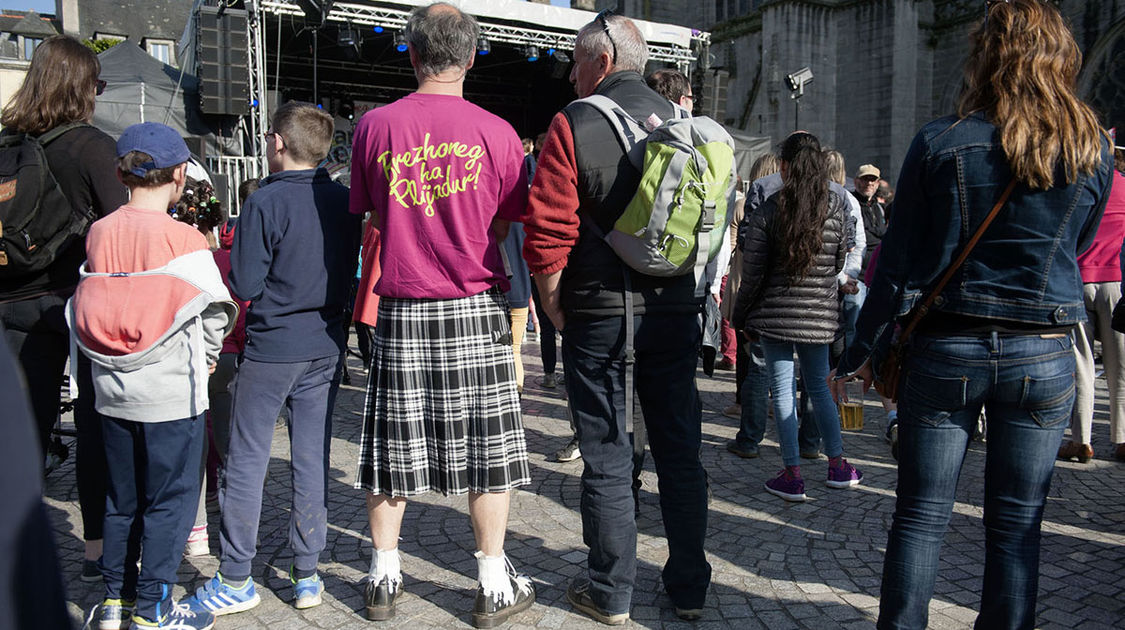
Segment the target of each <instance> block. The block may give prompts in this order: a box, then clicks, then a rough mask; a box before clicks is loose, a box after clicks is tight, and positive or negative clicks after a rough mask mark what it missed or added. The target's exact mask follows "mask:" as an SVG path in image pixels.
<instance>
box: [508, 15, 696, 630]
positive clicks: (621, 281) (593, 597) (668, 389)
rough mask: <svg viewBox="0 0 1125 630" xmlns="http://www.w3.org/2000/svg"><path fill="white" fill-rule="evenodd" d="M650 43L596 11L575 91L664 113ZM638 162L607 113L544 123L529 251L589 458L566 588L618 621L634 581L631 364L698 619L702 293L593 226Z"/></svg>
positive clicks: (583, 605)
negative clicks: (626, 254)
mask: <svg viewBox="0 0 1125 630" xmlns="http://www.w3.org/2000/svg"><path fill="white" fill-rule="evenodd" d="M647 57H648V49H647V47H646V45H645V41H644V37H643V36H642V35H641V33H640V30H638V28H637V26H636V25H635V24H634V23H633V22H632V21H631V20H629V19H628V18H626V17H624V16H619V15H615V14H613V13H610V12H607V11H603V12H602V13H599V14H598V17H597V18H596V19H595V20H594V21H593V22H590V23H589V24H587V25H586V26H584V27H582V29H581V30H580V31H579V32H578V37H577V40H576V42H575V51H574V67H573V70H572V71H571V74H570V81H571V83H573V84H574V88H575V91H576V92H577V93H578V96H579V97H586V96H590V95H591V94H601V95H604V96H605V97H607V98H609V99H611V100H613V101H615V102H616V103H617V104H618V105H620V107H621V108H622V109H624V110H625V111H626V112H627V113H628V114H629V115H630V116H632V117H633V118H635V119H636V120H639V121H651V120H654V119H660V120H666V119H668V118H671V117H672V116H673V115H674V111H673V106H672V103H670V102H669V101H668V100H667V99H665V98H664V97H662V96H661V95H660V94H658V93H656V92H654V91H653V90H652V89H651V88H649V87H648V86H647V85H645V82H644V79H643V77H642V76H641V73H642V72H644V68H645V62H646V60H647ZM639 182H640V173H639V172H638V171H637V170H636V168H635V167H633V166H632V165H631V163H630V162H629V159H628V157H627V156H626V155H625V150H624V148H623V147H622V146H621V144H620V142H619V141H618V139H617V136H616V134H615V132H614V131H613V128H611V127H610V124H609V121H607V120H606V119H605V118H604V117H603V115H602V114H601V113H600V112H599V111H598V110H597V109H595V108H594V107H593V106H591V105H590V104H588V103H584V102H582V101H575V102H573V103H571V104H570V105H568V106H566V108H564V109H563V111H562V112H560V113H559V114H557V115H556V116H555V118H554V120H553V121H552V122H551V126H550V129H549V130H548V132H547V139H546V142H545V143H544V146H543V151H542V153H540V155H539V164H538V167H537V170H536V177H535V182H534V183H533V184H532V187H531V192H530V200H529V203H528V211H527V214H526V216H525V218H524V219H523V221H522V222H523V223H524V225H525V228H526V232H527V240H526V241H525V243H524V257H525V258H526V259H527V262H528V265H529V266H530V268H531V272H532V274H533V277H534V279H535V281H536V283H537V284H538V287H539V295H540V296H541V297H542V298H543V300H542V302H543V303H542V307H543V310H544V311H546V313H547V314H548V315H549V316H550V318H551V320H552V321H553V322H554V323H555V325H556V326H557V327H558V328H559V329H560V330H562V335H563V343H562V352H563V363H564V365H565V369H566V389H567V395H568V399H569V403H570V406H571V409H572V411H573V415H574V424H575V428H576V431H577V435H578V440H579V445H580V448H581V451H582V458H583V461H584V466H585V469H584V470H583V473H582V499H581V511H582V535H583V539H584V540H585V542H586V544H587V546H589V548H590V552H589V556H588V560H587V562H588V575H587V576H584V577H581V578H578V579H576V580H575V581H574V582H572V583H571V584H570V587H569V588H568V589H567V599H568V600H569V601H570V603H571V605H572V606H574V607H575V608H576V609H578V610H579V611H581V612H583V613H585V614H587V615H589V616H591V617H593V618H594V619H597V620H598V621H600V622H602V623H606V624H612V625H617V624H623V623H625V622H626V621H627V620H628V618H629V609H630V604H631V599H632V595H633V586H634V583H635V582H636V571H637V557H636V546H637V525H636V521H635V520H634V514H633V501H632V498H633V497H632V488H631V485H632V484H631V476H632V467H633V466H632V459H633V447H632V446H631V444H630V440H629V435H628V429H627V427H626V426H625V424H626V421H625V415H626V414H625V397H626V396H633V392H631V391H625V383H626V382H627V381H626V378H625V373H626V370H630V369H632V370H635V375H636V379H635V381H636V395H637V396H638V398H639V399H640V404H641V409H642V411H643V416H644V422H645V425H646V427H647V429H648V437H649V445H650V447H651V450H652V457H653V460H654V461H655V463H656V472H657V474H658V476H659V488H660V509H661V513H662V516H663V520H664V531H665V534H666V536H667V538H668V551H669V554H668V562H667V563H666V564H665V566H664V571H663V581H664V589H665V591H666V592H667V594H668V596H669V598H670V599H671V600H672V605H673V607H674V608H675V611H676V614H677V615H678V616H679V617H680V618H682V619H688V620H690V619H698V618H699V617H700V616H701V614H702V608H703V602H704V600H705V599H706V595H707V588H708V586H709V584H710V582H711V565H710V564H708V562H707V558H706V556H705V554H704V551H703V541H704V538H705V536H706V530H707V481H706V476H705V474H704V471H703V466H702V464H701V463H700V461H699V446H700V423H701V407H700V400H699V392H698V390H697V389H696V385H695V366H696V357H697V356H698V351H699V347H700V340H701V330H700V326H699V321H698V317H699V314H700V312H701V309H702V305H703V302H702V301H703V299H704V298H702V297H696V296H695V279H694V278H693V277H692V276H691V275H686V276H676V277H670V278H669V277H656V276H650V275H646V274H642V273H639V272H637V271H634V270H632V269H630V268H629V267H628V266H627V265H626V264H625V263H624V262H622V260H621V259H620V258H619V257H618V256H617V255H616V254H615V253H614V251H613V249H611V248H610V246H609V245H608V244H607V243H606V242H605V241H604V240H603V239H602V238H601V237H600V236H599V233H602V234H604V233H607V232H609V231H610V229H611V228H612V226H613V224H614V221H615V220H616V219H617V218H618V217H619V216H620V215H621V213H622V212H623V211H624V208H625V206H626V204H628V202H629V200H630V199H631V198H632V197H633V195H634V193H636V191H637V186H638V184H639ZM627 291H628V292H629V293H630V294H631V298H632V300H633V303H634V309H633V313H634V315H635V317H634V320H633V322H632V324H633V325H634V327H635V331H636V333H635V337H634V350H635V352H634V356H635V363H634V364H632V365H630V363H631V361H630V359H633V358H634V356H626V350H625V343H624V340H625V337H626V321H625V306H624V303H625V296H626V292H627Z"/></svg>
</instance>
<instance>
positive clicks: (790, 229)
mask: <svg viewBox="0 0 1125 630" xmlns="http://www.w3.org/2000/svg"><path fill="white" fill-rule="evenodd" d="M781 161H782V162H784V163H785V166H786V177H785V183H784V185H783V187H782V189H781V192H780V193H779V196H778V201H777V215H776V217H775V224H774V225H775V228H776V231H775V234H776V235H777V238H778V240H779V242H780V244H781V257H780V259H779V263H780V265H781V268H782V269H783V270H784V271H785V273H786V274H787V275H788V276H789V277H790V278H792V279H794V280H797V279H800V278H803V277H805V275H806V274H808V272H809V270H811V269H812V266H813V263H815V262H816V256H817V254H819V253H820V249H821V247H823V245H824V222H825V221H826V220H827V219H828V165H827V164H826V163H825V160H824V154H823V153H822V152H821V150H820V141H819V140H817V139H816V136H814V135H812V134H808V133H804V132H797V133H794V134H792V135H790V136H789V137H788V138H786V139H785V142H783V143H782V144H781Z"/></svg>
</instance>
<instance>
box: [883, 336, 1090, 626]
mask: <svg viewBox="0 0 1125 630" xmlns="http://www.w3.org/2000/svg"><path fill="white" fill-rule="evenodd" d="M1073 404H1074V351H1073V341H1072V338H1071V336H1070V335H1059V336H1056V337H1052V338H1043V337H1040V336H1038V335H1019V336H1001V335H997V334H996V333H992V334H991V335H989V336H984V337H926V336H917V337H915V339H914V340H913V341H912V344H911V348H910V351H909V356H908V359H907V372H906V379H905V382H904V383H903V386H902V392H901V398H900V399H899V407H898V410H899V411H898V417H899V433H898V448H899V457H898V461H899V466H898V501H897V503H896V504H895V514H894V522H893V524H892V526H891V533H890V537H889V540H888V542H887V555H886V559H885V561H884V563H883V587H882V597H881V600H880V605H879V622H878V627H879V628H882V629H888V628H925V627H926V623H927V620H928V615H927V613H928V606H929V601H930V598H931V597H932V596H933V591H934V580H935V579H936V577H937V570H938V555H939V552H940V550H941V542H942V538H943V537H944V535H945V530H946V528H947V526H948V525H949V519H950V514H951V512H952V510H953V501H954V495H955V493H956V490H957V477H958V475H959V473H960V471H961V463H962V461H963V460H964V457H965V450H966V448H967V446H968V443H969V440H970V438H971V436H972V433H973V427H974V425H975V423H976V421H977V417H978V415H979V414H980V410H981V406H982V405H983V406H984V407H985V408H986V410H987V412H988V451H987V454H986V460H985V471H984V493H985V496H984V535H985V559H984V588H983V591H982V592H981V609H980V616H979V617H978V618H977V622H976V627H977V628H982V629H983V628H987V629H989V630H992V629H994V628H995V629H1008V628H1032V627H1033V626H1034V625H1035V597H1036V591H1037V590H1038V587H1039V526H1040V523H1041V522H1042V520H1043V506H1044V503H1045V500H1046V496H1047V491H1048V490H1049V488H1050V485H1051V471H1052V470H1053V469H1054V460H1055V452H1056V450H1057V449H1058V446H1059V440H1060V439H1061V438H1062V434H1063V430H1064V429H1065V428H1066V426H1067V421H1068V420H1069V419H1070V413H1071V407H1072V406H1073Z"/></svg>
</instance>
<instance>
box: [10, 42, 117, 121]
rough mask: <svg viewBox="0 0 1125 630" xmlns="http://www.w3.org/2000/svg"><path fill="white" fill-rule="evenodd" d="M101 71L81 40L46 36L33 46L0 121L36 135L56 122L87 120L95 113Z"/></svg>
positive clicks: (92, 52) (98, 64) (94, 56)
mask: <svg viewBox="0 0 1125 630" xmlns="http://www.w3.org/2000/svg"><path fill="white" fill-rule="evenodd" d="M100 72H101V64H100V63H99V62H98V56H97V55H95V54H94V51H92V50H90V49H89V48H87V47H86V46H85V45H83V44H82V42H79V41H78V40H77V39H74V38H73V37H68V36H66V35H55V36H52V37H48V38H47V39H45V40H43V43H42V44H39V46H38V47H37V48H36V49H35V55H34V56H33V57H32V58H31V67H30V68H29V69H28V71H27V76H26V77H24V80H23V84H22V85H20V87H19V89H18V90H16V93H15V94H14V95H12V100H11V101H9V102H8V106H7V107H5V108H4V113H3V114H2V115H0V124H2V125H3V126H4V127H6V128H12V129H16V130H18V131H21V132H23V133H29V134H33V135H38V134H41V133H45V132H47V131H50V130H52V129H54V128H55V127H58V126H59V125H65V124H67V123H72V122H79V121H87V122H88V121H89V120H90V119H91V118H93V116H94V95H95V93H96V90H97V81H98V74H99V73H100Z"/></svg>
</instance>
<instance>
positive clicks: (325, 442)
mask: <svg viewBox="0 0 1125 630" xmlns="http://www.w3.org/2000/svg"><path fill="white" fill-rule="evenodd" d="M333 132H334V124H333V121H332V118H331V117H330V116H329V115H328V114H326V113H324V112H323V111H321V110H319V109H317V108H316V107H314V106H313V105H309V104H307V103H287V104H285V105H283V106H281V107H280V108H279V109H278V110H277V113H276V114H275V115H274V117H273V124H272V125H271V128H270V130H269V131H268V132H267V133H266V136H265V139H266V155H267V157H268V159H269V167H270V173H271V174H270V176H269V177H267V178H265V179H264V180H262V185H261V188H259V189H258V191H257V192H255V193H254V194H252V195H250V197H249V198H247V200H246V205H245V207H244V208H243V211H242V215H241V216H240V217H239V220H238V231H237V232H235V236H234V246H233V248H232V250H231V273H230V282H231V288H232V289H233V291H234V293H235V294H236V295H238V296H239V298H241V299H244V300H249V301H250V311H249V313H247V316H246V337H247V340H246V349H245V350H244V351H243V357H242V363H241V365H240V366H239V371H238V378H237V380H236V382H235V386H234V396H233V410H232V418H231V435H230V447H229V451H228V455H227V466H226V476H225V479H224V483H223V486H222V488H220V490H219V502H220V506H221V508H222V530H221V545H222V552H221V555H220V564H219V572H218V573H217V574H216V575H215V577H213V578H212V579H211V580H210V581H209V582H207V583H206V584H205V585H203V586H202V587H200V588H199V589H197V590H196V593H195V596H194V597H191V598H189V599H188V600H186V601H187V602H188V603H189V605H190V606H191V607H192V609H193V610H199V611H208V612H211V613H213V614H215V615H223V614H228V613H235V612H240V611H243V610H249V609H250V608H253V607H254V606H257V605H258V603H259V601H260V598H259V596H258V594H257V593H256V592H255V589H254V582H253V580H251V579H250V569H251V561H252V560H253V559H254V555H255V553H256V552H257V538H258V522H259V518H260V516H261V509H262V484H263V482H264V479H265V475H266V467H267V466H268V464H269V460H270V443H271V442H272V440H273V433H274V426H275V423H276V421H277V417H278V414H279V413H280V411H281V407H282V405H286V406H287V407H288V409H289V422H290V424H289V447H290V452H291V466H292V471H293V506H292V516H291V517H290V518H291V520H290V525H289V544H290V547H291V548H292V550H293V562H292V565H291V567H290V578H291V581H292V583H293V598H294V600H295V605H296V607H297V608H310V607H312V606H316V605H318V604H320V601H321V593H322V592H323V591H324V585H323V583H322V582H321V581H320V577H319V576H318V575H317V571H316V569H317V563H318V561H319V558H320V552H321V551H323V550H324V546H325V533H326V529H327V521H328V505H327V500H326V497H325V489H326V487H327V478H328V448H329V441H330V438H331V433H332V407H333V404H334V402H335V398H336V391H337V388H338V387H339V376H338V367H339V361H340V356H341V354H342V352H343V349H344V334H343V332H344V327H343V317H344V309H345V305H346V302H347V300H348V290H349V283H350V281H351V276H352V274H353V273H354V271H355V260H356V256H357V254H358V249H359V234H360V230H359V228H360V226H359V217H358V216H356V215H353V214H350V213H349V212H348V189H347V188H345V187H344V186H342V185H340V184H337V183H335V182H333V181H332V180H331V179H330V178H329V176H328V172H327V171H326V170H324V169H323V168H317V164H319V163H320V162H321V161H322V160H323V159H324V157H325V156H326V155H327V154H328V149H329V146H330V145H331V143H332V134H333Z"/></svg>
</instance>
